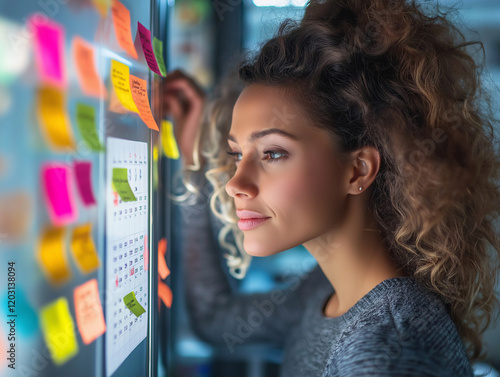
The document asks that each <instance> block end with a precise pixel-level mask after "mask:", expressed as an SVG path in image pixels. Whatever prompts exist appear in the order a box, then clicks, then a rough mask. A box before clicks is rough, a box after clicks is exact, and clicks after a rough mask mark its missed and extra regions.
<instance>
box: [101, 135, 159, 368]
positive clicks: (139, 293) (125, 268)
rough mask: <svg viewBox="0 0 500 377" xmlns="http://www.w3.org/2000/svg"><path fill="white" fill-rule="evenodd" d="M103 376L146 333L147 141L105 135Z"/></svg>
mask: <svg viewBox="0 0 500 377" xmlns="http://www.w3.org/2000/svg"><path fill="white" fill-rule="evenodd" d="M107 151H108V153H107V165H106V166H107V172H106V177H107V178H106V179H107V182H106V198H107V202H106V228H107V230H106V235H107V236H106V237H107V238H106V251H107V252H106V285H107V286H106V296H107V297H106V305H107V307H106V323H107V328H108V331H107V336H106V375H107V376H108V377H109V376H111V375H112V374H113V373H114V372H115V371H116V370H117V368H118V367H119V366H120V365H121V363H122V362H123V361H124V360H125V359H126V358H127V357H128V355H130V353H131V352H132V351H133V350H134V349H135V348H136V347H137V346H138V345H139V344H140V343H141V342H142V341H143V340H144V339H145V338H146V336H147V325H148V273H147V269H148V263H149V261H148V246H147V240H148V193H149V185H148V182H149V176H148V146H147V143H145V142H137V141H129V140H123V139H117V138H112V137H109V138H107Z"/></svg>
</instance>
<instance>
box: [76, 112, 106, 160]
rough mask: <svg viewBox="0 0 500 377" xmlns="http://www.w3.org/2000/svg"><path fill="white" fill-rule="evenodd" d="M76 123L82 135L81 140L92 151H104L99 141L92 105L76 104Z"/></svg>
mask: <svg viewBox="0 0 500 377" xmlns="http://www.w3.org/2000/svg"><path fill="white" fill-rule="evenodd" d="M76 124H77V125H78V129H79V130H80V134H81V135H82V137H83V141H84V142H85V144H86V145H87V146H88V147H89V148H90V150H92V151H94V152H101V151H104V149H105V148H104V146H103V145H102V144H101V142H100V141H99V135H98V134H97V125H96V124H97V122H96V114H95V108H94V106H89V105H85V104H83V103H77V104H76Z"/></svg>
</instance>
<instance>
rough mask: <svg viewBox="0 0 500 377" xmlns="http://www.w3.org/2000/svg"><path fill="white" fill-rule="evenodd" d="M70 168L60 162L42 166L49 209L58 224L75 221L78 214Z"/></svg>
mask: <svg viewBox="0 0 500 377" xmlns="http://www.w3.org/2000/svg"><path fill="white" fill-rule="evenodd" d="M70 175H71V172H70V170H69V168H67V167H66V166H64V165H62V164H59V163H51V164H45V165H44V166H42V187H43V191H44V196H45V202H46V205H47V211H48V213H49V217H50V219H51V221H52V223H53V224H54V225H56V226H60V225H66V224H69V223H71V222H74V221H75V220H76V218H77V216H78V212H77V208H76V206H75V201H74V197H73V193H72V191H71V187H70V184H69V183H70Z"/></svg>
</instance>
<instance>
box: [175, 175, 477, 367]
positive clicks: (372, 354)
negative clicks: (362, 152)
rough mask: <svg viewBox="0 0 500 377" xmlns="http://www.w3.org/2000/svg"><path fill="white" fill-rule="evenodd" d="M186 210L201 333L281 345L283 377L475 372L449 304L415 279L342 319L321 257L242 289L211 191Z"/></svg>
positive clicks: (383, 291) (191, 298) (221, 341)
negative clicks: (225, 255) (232, 276)
mask: <svg viewBox="0 0 500 377" xmlns="http://www.w3.org/2000/svg"><path fill="white" fill-rule="evenodd" d="M199 179H200V181H201V178H199ZM181 211H182V215H183V216H182V217H183V220H184V223H183V227H182V229H183V243H184V253H185V255H184V256H185V263H186V264H185V266H184V268H185V276H184V277H185V287H186V300H187V308H188V311H189V316H190V322H191V325H192V327H193V330H194V331H195V332H196V333H197V335H198V336H199V337H200V338H201V339H203V340H205V341H207V342H209V343H211V344H213V345H219V346H224V347H227V349H228V350H229V351H230V352H232V351H234V349H236V348H237V347H239V346H240V345H241V344H250V343H261V342H266V343H269V344H272V345H275V346H279V347H282V348H283V350H284V353H283V355H284V356H283V362H282V365H281V373H280V376H282V377H294V376H297V377H305V376H307V377H314V376H318V377H319V376H323V377H327V376H328V377H333V376H339V377H349V376H352V377H361V376H403V377H404V376H412V377H413V376H435V377H471V376H473V372H472V367H471V364H470V362H469V359H468V357H467V354H466V352H465V347H464V345H463V343H462V342H461V340H460V337H459V334H458V332H457V329H456V327H455V325H454V323H453V322H452V320H451V318H450V316H449V313H448V311H447V308H446V307H445V305H444V304H443V303H442V301H441V300H440V299H439V298H438V297H436V296H435V295H434V294H432V293H431V292H429V291H427V290H426V289H424V288H423V287H422V286H421V285H420V284H419V283H417V282H416V281H415V280H414V279H413V278H411V277H399V278H392V279H387V280H385V281H383V282H381V283H380V284H378V285H377V286H376V287H374V288H373V289H372V290H371V291H370V292H368V293H367V294H366V295H365V296H364V297H363V298H361V299H360V300H359V301H358V302H357V303H356V304H355V305H354V306H353V307H352V308H350V309H349V310H348V311H347V312H346V313H345V314H343V315H341V316H340V317H336V318H327V317H325V316H324V315H323V307H324V305H325V303H326V301H327V299H328V298H329V297H330V296H331V294H332V293H333V292H334V289H333V288H332V286H331V284H330V283H329V282H328V280H327V279H326V277H325V276H324V274H323V272H322V271H321V269H320V268H319V267H318V266H316V267H315V268H313V269H312V270H311V271H310V272H309V273H307V274H305V275H303V276H297V277H296V278H295V279H294V280H293V281H289V282H288V283H289V286H288V287H287V288H284V289H275V290H273V291H271V292H269V293H258V294H250V295H243V294H237V293H234V292H233V290H232V289H231V286H230V284H229V282H228V279H227V275H226V273H225V272H224V270H223V267H222V266H221V263H220V253H221V252H222V250H221V249H220V247H219V246H218V243H217V242H216V234H217V232H218V229H219V226H220V223H219V221H218V220H217V219H216V218H215V217H214V216H213V215H211V212H210V208H209V206H208V204H207V197H206V196H202V197H201V198H200V199H199V201H198V203H197V204H196V205H193V206H182V207H181Z"/></svg>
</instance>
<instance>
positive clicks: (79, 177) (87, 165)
mask: <svg viewBox="0 0 500 377" xmlns="http://www.w3.org/2000/svg"><path fill="white" fill-rule="evenodd" d="M73 169H74V171H75V176H76V183H77V187H78V192H79V193H80V198H82V202H83V204H84V205H85V206H86V207H89V206H92V205H94V204H96V200H95V197H94V190H93V188H92V163H91V162H90V161H75V163H74V165H73Z"/></svg>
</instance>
